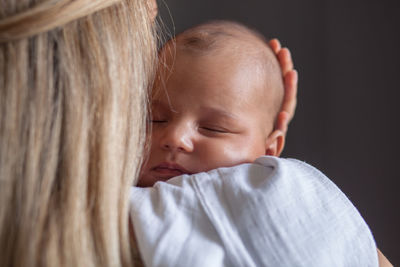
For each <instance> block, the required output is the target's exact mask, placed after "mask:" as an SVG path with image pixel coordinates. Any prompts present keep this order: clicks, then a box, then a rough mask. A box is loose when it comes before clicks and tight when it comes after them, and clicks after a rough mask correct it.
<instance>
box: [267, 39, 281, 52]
mask: <svg viewBox="0 0 400 267" xmlns="http://www.w3.org/2000/svg"><path fill="white" fill-rule="evenodd" d="M269 46H270V47H271V49H272V51H274V53H275V55H277V54H278V52H279V51H280V50H281V43H280V42H279V40H278V39H276V38H275V39H272V40H270V41H269Z"/></svg>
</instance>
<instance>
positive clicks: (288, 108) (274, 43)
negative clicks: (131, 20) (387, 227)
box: [131, 0, 393, 267]
mask: <svg viewBox="0 0 400 267" xmlns="http://www.w3.org/2000/svg"><path fill="white" fill-rule="evenodd" d="M149 7H150V8H149V9H150V12H151V16H152V19H153V20H154V19H155V18H156V16H157V13H158V7H157V1H156V0H149ZM269 46H270V47H271V49H272V50H273V51H274V53H275V55H276V56H277V58H278V60H279V64H280V66H281V70H282V74H283V80H284V87H285V94H284V99H283V104H282V108H281V111H280V112H279V114H278V116H277V119H276V123H275V129H276V130H278V131H280V132H281V133H283V135H286V132H287V130H288V125H289V123H290V121H291V120H292V119H293V116H294V114H295V110H296V106H297V87H298V73H297V71H296V70H295V69H294V65H293V60H292V57H291V54H290V51H289V49H287V48H282V46H281V44H280V42H279V40H278V39H272V40H271V41H269ZM279 154H280V151H278V153H277V155H279ZM131 233H132V235H133V231H131ZM377 253H378V260H379V266H381V267H390V266H393V265H392V264H391V263H390V262H389V260H388V259H387V258H386V257H385V256H384V255H383V254H382V252H381V251H380V250H379V249H377Z"/></svg>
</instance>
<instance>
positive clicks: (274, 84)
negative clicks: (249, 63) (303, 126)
mask: <svg viewBox="0 0 400 267" xmlns="http://www.w3.org/2000/svg"><path fill="white" fill-rule="evenodd" d="M170 42H171V43H172V44H173V45H174V46H176V51H177V52H179V51H184V52H189V53H194V54H198V55H208V54H212V53H213V52H218V51H219V50H223V49H227V47H229V48H231V49H232V52H233V53H237V54H239V53H240V54H243V53H244V54H245V55H246V56H247V57H249V58H251V59H254V62H255V63H256V64H258V65H259V66H261V68H262V72H261V73H263V75H264V77H265V78H264V80H265V83H266V86H268V88H271V89H269V92H268V93H269V96H270V97H269V99H270V101H269V104H268V105H266V106H267V110H266V112H268V114H271V115H272V121H273V122H274V120H276V117H277V115H278V112H279V110H280V108H281V104H282V101H283V95H284V86H283V78H282V72H281V68H280V66H279V62H278V60H277V58H276V56H275V54H274V52H273V51H272V49H271V48H270V47H269V45H268V41H267V39H266V38H265V37H264V36H263V35H262V34H260V33H259V32H257V31H256V30H253V29H251V28H249V27H247V26H245V25H243V24H240V23H238V22H233V21H225V20H214V21H210V22H206V23H203V24H200V25H198V26H195V27H193V28H190V29H188V30H185V31H184V32H182V33H180V34H178V35H177V36H176V38H175V39H173V40H171V41H170ZM267 77H268V78H267ZM271 96H272V97H271Z"/></svg>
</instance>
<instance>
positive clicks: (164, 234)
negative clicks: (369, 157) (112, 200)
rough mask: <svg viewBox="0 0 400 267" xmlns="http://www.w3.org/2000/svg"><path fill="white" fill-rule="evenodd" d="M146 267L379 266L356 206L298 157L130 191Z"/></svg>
mask: <svg viewBox="0 0 400 267" xmlns="http://www.w3.org/2000/svg"><path fill="white" fill-rule="evenodd" d="M130 204H131V210H130V216H131V220H132V222H133V225H134V230H135V234H136V238H137V241H138V245H139V250H140V252H141V255H142V258H143V261H144V263H145V265H146V266H174V267H177V266H182V267H195V266H202V267H209V266H246V267H247V266H274V267H275V266H308V267H309V266H324V267H326V266H349V267H355V266H362V267H365V266H378V259H377V253H376V245H375V241H374V239H373V237H372V234H371V232H370V230H369V228H368V226H367V224H366V223H365V222H364V220H363V219H362V217H361V216H360V214H359V213H358V211H357V210H356V208H355V207H354V206H353V205H352V204H351V202H350V201H349V200H348V198H347V197H346V196H345V195H344V194H343V193H342V192H341V191H340V190H339V189H338V188H337V187H336V186H335V185H334V184H333V183H332V182H331V181H330V180H329V179H328V178H326V177H325V176H324V175H323V174H322V173H321V172H319V171H318V170H317V169H315V168H313V167H312V166H310V165H307V164H306V163H303V162H300V161H298V160H293V159H281V158H275V157H261V158H259V159H257V160H256V162H255V163H254V164H242V165H239V166H236V167H231V168H219V169H216V170H212V171H209V172H207V173H199V174H195V175H190V176H189V175H183V176H179V177H175V178H173V179H171V180H170V181H168V182H167V183H164V182H159V183H156V184H155V186H154V187H152V188H144V189H143V188H135V187H133V188H132V191H131V203H130Z"/></svg>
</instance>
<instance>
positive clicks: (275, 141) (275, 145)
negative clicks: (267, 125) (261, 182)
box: [265, 130, 285, 157]
mask: <svg viewBox="0 0 400 267" xmlns="http://www.w3.org/2000/svg"><path fill="white" fill-rule="evenodd" d="M284 146H285V134H284V133H283V132H282V131H281V130H274V131H273V132H272V133H271V134H270V135H269V136H268V138H267V142H266V144H265V155H267V156H276V157H279V156H280V155H281V152H282V150H283V147H284Z"/></svg>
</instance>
